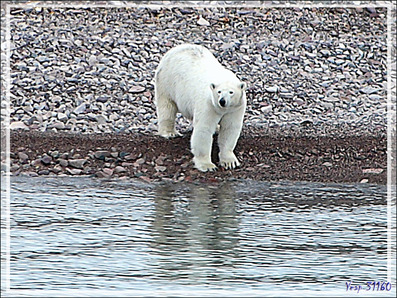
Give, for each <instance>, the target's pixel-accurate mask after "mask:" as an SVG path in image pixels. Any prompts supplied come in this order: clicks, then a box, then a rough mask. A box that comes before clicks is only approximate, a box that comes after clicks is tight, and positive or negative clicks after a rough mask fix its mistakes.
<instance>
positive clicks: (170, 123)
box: [156, 96, 181, 138]
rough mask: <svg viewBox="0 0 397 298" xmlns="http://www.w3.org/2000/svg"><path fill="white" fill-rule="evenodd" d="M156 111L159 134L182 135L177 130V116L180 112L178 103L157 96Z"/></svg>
mask: <svg viewBox="0 0 397 298" xmlns="http://www.w3.org/2000/svg"><path fill="white" fill-rule="evenodd" d="M156 111H157V120H158V133H157V134H158V135H160V136H162V137H164V138H175V137H178V136H181V134H180V133H178V132H177V131H176V130H175V117H176V113H177V112H178V108H177V106H176V104H175V103H174V102H173V101H171V100H169V99H168V98H166V97H160V96H159V97H157V98H156Z"/></svg>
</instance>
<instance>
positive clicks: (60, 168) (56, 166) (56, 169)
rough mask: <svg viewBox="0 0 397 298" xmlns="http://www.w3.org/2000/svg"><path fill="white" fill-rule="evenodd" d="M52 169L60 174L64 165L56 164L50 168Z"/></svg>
mask: <svg viewBox="0 0 397 298" xmlns="http://www.w3.org/2000/svg"><path fill="white" fill-rule="evenodd" d="M50 171H51V172H53V173H55V174H58V173H60V172H62V167H61V166H60V165H55V167H53V168H52V169H50Z"/></svg>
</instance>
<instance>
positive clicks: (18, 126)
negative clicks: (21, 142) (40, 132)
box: [10, 121, 29, 130]
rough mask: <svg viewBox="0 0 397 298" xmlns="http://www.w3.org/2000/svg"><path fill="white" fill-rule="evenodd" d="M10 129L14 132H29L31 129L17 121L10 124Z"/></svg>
mask: <svg viewBox="0 0 397 298" xmlns="http://www.w3.org/2000/svg"><path fill="white" fill-rule="evenodd" d="M10 129H11V130H14V129H24V130H29V127H28V126H27V125H26V124H25V123H23V122H22V121H16V122H12V123H11V124H10Z"/></svg>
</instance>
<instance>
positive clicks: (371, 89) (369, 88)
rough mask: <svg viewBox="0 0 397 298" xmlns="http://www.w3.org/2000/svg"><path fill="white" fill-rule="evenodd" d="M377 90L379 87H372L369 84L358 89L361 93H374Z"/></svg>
mask: <svg viewBox="0 0 397 298" xmlns="http://www.w3.org/2000/svg"><path fill="white" fill-rule="evenodd" d="M378 91H379V89H377V88H373V87H371V86H366V87H364V88H361V89H360V92H361V93H365V94H373V93H376V92H378Z"/></svg>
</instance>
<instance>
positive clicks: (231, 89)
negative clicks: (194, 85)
mask: <svg viewBox="0 0 397 298" xmlns="http://www.w3.org/2000/svg"><path fill="white" fill-rule="evenodd" d="M246 87H247V84H246V83H242V82H238V83H237V84H236V83H234V82H233V83H232V82H224V83H219V84H214V83H211V84H210V88H211V90H212V95H213V96H212V98H213V105H214V106H215V107H217V108H220V109H228V108H237V107H240V106H242V105H243V104H244V103H245V92H244V91H245V89H246Z"/></svg>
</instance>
